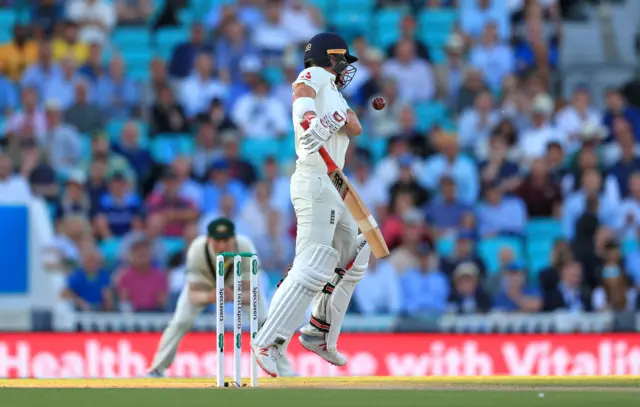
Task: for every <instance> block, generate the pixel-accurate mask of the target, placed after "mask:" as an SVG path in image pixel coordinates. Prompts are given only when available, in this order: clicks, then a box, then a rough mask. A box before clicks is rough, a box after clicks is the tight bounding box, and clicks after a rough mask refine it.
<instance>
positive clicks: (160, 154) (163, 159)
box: [150, 134, 194, 164]
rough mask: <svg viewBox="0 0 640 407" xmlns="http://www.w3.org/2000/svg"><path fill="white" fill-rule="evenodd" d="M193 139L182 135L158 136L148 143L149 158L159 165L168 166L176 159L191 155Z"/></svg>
mask: <svg viewBox="0 0 640 407" xmlns="http://www.w3.org/2000/svg"><path fill="white" fill-rule="evenodd" d="M193 147H194V146H193V139H192V137H191V136H190V135H188V134H184V135H180V134H158V135H156V136H155V137H154V138H153V140H151V142H150V149H151V156H152V157H153V159H154V160H155V161H156V162H158V163H160V164H169V163H170V162H172V161H173V160H175V159H176V157H178V156H181V155H190V154H191V153H193Z"/></svg>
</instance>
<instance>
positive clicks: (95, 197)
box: [86, 157, 109, 209]
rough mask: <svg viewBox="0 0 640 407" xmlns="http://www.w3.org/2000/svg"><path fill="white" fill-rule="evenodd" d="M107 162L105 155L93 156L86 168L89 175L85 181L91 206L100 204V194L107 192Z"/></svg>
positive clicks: (95, 206)
mask: <svg viewBox="0 0 640 407" xmlns="http://www.w3.org/2000/svg"><path fill="white" fill-rule="evenodd" d="M108 168H109V166H108V163H107V158H106V157H94V158H93V160H91V164H90V166H89V168H88V173H89V176H88V177H87V178H88V180H87V182H86V189H87V194H88V195H89V201H90V203H91V205H90V206H91V208H92V209H93V208H97V207H98V205H100V200H101V199H102V196H103V195H105V194H106V193H107V192H109V187H108V182H107V181H108V180H107V171H108Z"/></svg>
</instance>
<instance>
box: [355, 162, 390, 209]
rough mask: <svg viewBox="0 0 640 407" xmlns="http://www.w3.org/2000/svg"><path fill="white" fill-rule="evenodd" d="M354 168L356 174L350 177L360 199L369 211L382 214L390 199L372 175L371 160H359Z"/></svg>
mask: <svg viewBox="0 0 640 407" xmlns="http://www.w3.org/2000/svg"><path fill="white" fill-rule="evenodd" d="M354 168H355V171H354V173H353V174H350V177H349V180H350V181H351V184H352V185H353V188H354V190H356V191H358V195H360V199H362V202H363V203H364V204H365V206H366V207H367V208H369V210H371V211H373V212H374V213H380V214H382V213H383V207H384V206H385V205H386V204H387V201H388V198H387V194H386V193H385V190H384V189H383V188H380V184H379V181H378V180H377V179H376V178H375V176H373V175H372V172H371V162H370V160H368V159H366V158H364V157H362V158H357V159H356V162H355V165H354Z"/></svg>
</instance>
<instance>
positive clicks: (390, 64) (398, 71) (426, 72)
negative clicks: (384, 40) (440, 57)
mask: <svg viewBox="0 0 640 407" xmlns="http://www.w3.org/2000/svg"><path fill="white" fill-rule="evenodd" d="M382 73H383V75H384V76H386V77H389V78H392V79H394V80H395V81H396V84H397V86H398V94H399V95H400V99H401V100H402V101H404V102H407V103H420V102H429V101H431V100H432V99H433V98H434V97H435V93H436V83H435V77H434V75H433V71H432V69H431V66H430V65H429V63H428V62H426V61H424V60H422V59H419V58H418V57H416V54H415V46H414V44H413V42H411V41H408V40H400V41H399V42H398V44H397V45H396V57H395V58H393V59H390V60H387V61H386V62H385V63H384V64H383V65H382Z"/></svg>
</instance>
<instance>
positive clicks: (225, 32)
mask: <svg viewBox="0 0 640 407" xmlns="http://www.w3.org/2000/svg"><path fill="white" fill-rule="evenodd" d="M221 34H222V35H220V37H219V38H218V40H217V41H216V43H215V55H216V58H217V59H218V68H219V69H220V74H221V75H222V76H223V77H226V78H227V80H228V81H229V82H231V83H233V84H235V83H238V82H242V81H243V78H244V74H245V73H246V72H252V71H255V69H256V67H257V71H255V72H258V71H259V70H260V68H261V62H260V59H259V58H258V57H257V56H255V54H256V49H255V47H254V45H253V44H252V42H251V41H250V40H249V38H248V36H247V33H246V29H245V27H244V26H243V25H242V23H241V22H239V21H237V20H235V19H230V20H229V21H227V22H225V23H224V24H223V25H222V27H221Z"/></svg>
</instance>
